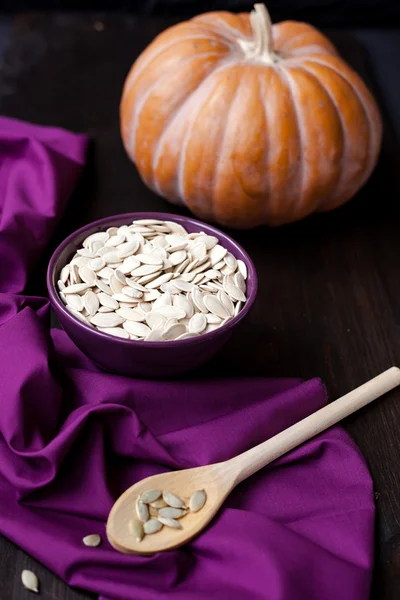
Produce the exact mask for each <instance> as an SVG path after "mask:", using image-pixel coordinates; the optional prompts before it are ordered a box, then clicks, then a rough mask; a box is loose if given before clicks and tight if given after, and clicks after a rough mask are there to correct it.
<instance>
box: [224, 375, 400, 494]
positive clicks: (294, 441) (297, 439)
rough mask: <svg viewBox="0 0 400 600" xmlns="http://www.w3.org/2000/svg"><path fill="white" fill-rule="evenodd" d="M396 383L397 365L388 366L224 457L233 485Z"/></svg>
mask: <svg viewBox="0 0 400 600" xmlns="http://www.w3.org/2000/svg"><path fill="white" fill-rule="evenodd" d="M399 384H400V369H398V368H397V367H391V368H390V369H388V370H387V371H384V372H383V373H381V374H380V375H378V376H377V377H374V378H373V379H371V380H370V381H367V383H364V384H363V385H361V386H360V387H358V388H356V389H355V390H353V391H352V392H350V393H348V394H346V395H345V396H342V397H341V398H339V399H338V400H335V402H331V403H330V404H328V405H327V406H324V407H323V408H321V409H320V410H318V411H317V412H315V413H313V414H312V415H310V416H309V417H306V418H305V419H303V420H302V421H299V422H298V423H296V424H295V425H292V426H291V427H289V428H288V429H285V430H284V431H282V432H281V433H278V434H277V435H275V436H274V437H272V438H270V439H269V440H267V441H266V442H263V443H262V444H259V445H258V446H255V447H254V448H251V449H250V450H248V451H247V452H244V453H243V454H239V456H236V457H235V458H233V459H231V460H229V461H227V463H228V464H227V463H225V465H226V466H227V467H229V468H230V469H232V470H233V472H234V473H235V475H236V476H235V485H236V484H238V483H240V482H241V481H243V480H244V479H247V477H250V475H253V473H256V472H257V471H258V470H259V469H262V468H263V467H265V466H266V465H268V464H269V463H270V462H272V461H274V460H276V459H277V458H279V457H280V456H282V455H283V454H286V452H289V451H290V450H292V449H293V448H296V446H299V445H300V444H302V443H303V442H305V441H307V440H309V439H310V438H312V437H314V436H315V435H317V434H318V433H321V431H324V430H325V429H328V427H332V425H335V424H336V423H338V422H339V421H341V420H342V419H344V418H345V417H347V416H349V415H351V414H352V413H354V412H356V411H357V410H359V409H360V408H362V407H363V406H366V405H367V404H369V403H370V402H372V401H373V400H375V399H376V398H379V396H382V395H383V394H386V392H388V391H389V390H392V389H393V388H395V387H396V386H398V385H399Z"/></svg>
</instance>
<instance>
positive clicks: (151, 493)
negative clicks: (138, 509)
mask: <svg viewBox="0 0 400 600" xmlns="http://www.w3.org/2000/svg"><path fill="white" fill-rule="evenodd" d="M161 494H162V492H161V490H148V491H147V492H143V494H141V495H140V500H141V501H142V502H144V503H145V504H150V502H155V500H158V499H159V498H160V496H161Z"/></svg>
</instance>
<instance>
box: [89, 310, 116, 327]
mask: <svg viewBox="0 0 400 600" xmlns="http://www.w3.org/2000/svg"><path fill="white" fill-rule="evenodd" d="M89 320H90V322H91V323H93V325H96V326H97V327H117V326H118V325H121V323H123V322H124V319H123V318H122V317H120V316H119V315H117V314H116V313H97V314H96V315H94V317H90V319H89Z"/></svg>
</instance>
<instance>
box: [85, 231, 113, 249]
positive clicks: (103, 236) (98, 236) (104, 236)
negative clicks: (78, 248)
mask: <svg viewBox="0 0 400 600" xmlns="http://www.w3.org/2000/svg"><path fill="white" fill-rule="evenodd" d="M109 237H110V236H109V234H108V233H107V232H105V231H98V232H96V233H92V235H89V237H87V238H86V239H85V240H84V242H83V246H84V248H89V246H90V245H91V244H93V242H101V243H102V244H105V243H106V241H107V240H108V238H109Z"/></svg>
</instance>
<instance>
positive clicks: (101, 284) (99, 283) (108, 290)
mask: <svg viewBox="0 0 400 600" xmlns="http://www.w3.org/2000/svg"><path fill="white" fill-rule="evenodd" d="M96 285H97V287H98V288H100V289H101V291H102V292H104V294H107V295H108V296H111V294H112V291H111V288H110V286H109V285H107V284H106V283H104V281H102V280H101V279H97V280H96Z"/></svg>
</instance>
